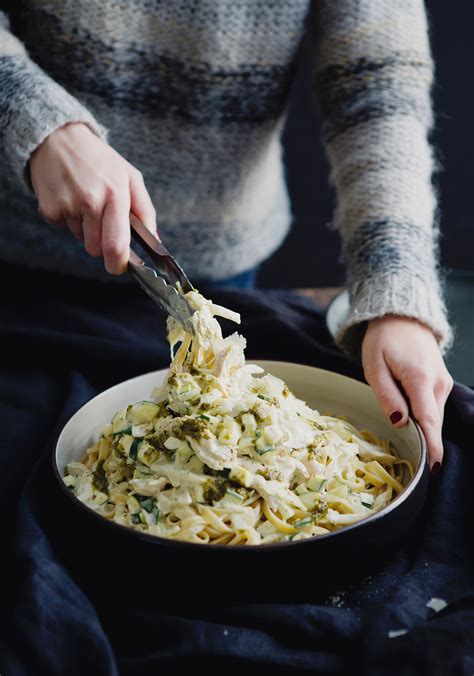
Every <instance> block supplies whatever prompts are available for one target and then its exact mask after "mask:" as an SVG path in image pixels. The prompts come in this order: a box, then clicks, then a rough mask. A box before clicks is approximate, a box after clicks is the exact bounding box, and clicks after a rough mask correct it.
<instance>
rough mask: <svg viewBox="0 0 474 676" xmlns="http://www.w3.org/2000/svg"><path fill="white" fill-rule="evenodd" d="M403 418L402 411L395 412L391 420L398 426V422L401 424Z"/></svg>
mask: <svg viewBox="0 0 474 676" xmlns="http://www.w3.org/2000/svg"><path fill="white" fill-rule="evenodd" d="M402 418H403V413H400V411H394V412H393V413H392V415H391V416H390V420H391V421H392V425H396V424H397V422H400V420H401V419H402Z"/></svg>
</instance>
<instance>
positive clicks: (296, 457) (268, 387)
mask: <svg viewBox="0 0 474 676" xmlns="http://www.w3.org/2000/svg"><path fill="white" fill-rule="evenodd" d="M187 298H188V300H189V302H190V303H191V304H192V305H193V307H194V308H196V312H195V313H194V315H193V319H192V321H193V325H194V327H195V335H192V334H190V333H187V332H186V331H185V330H184V329H183V327H182V326H181V325H179V324H178V323H177V322H176V321H175V320H174V319H172V318H169V319H168V338H169V341H170V344H171V355H172V362H171V366H170V369H169V372H168V374H167V377H166V379H165V382H164V384H163V385H161V386H160V387H157V388H155V390H154V391H153V393H152V395H151V397H150V400H149V401H141V402H137V403H134V404H130V405H129V406H127V407H126V408H124V409H123V410H121V411H118V412H117V413H116V415H115V416H114V418H113V419H112V421H111V423H110V424H108V425H106V426H105V427H104V429H103V430H102V433H101V436H100V439H99V440H98V441H97V442H96V443H95V444H94V445H93V446H91V447H90V448H88V449H87V451H86V453H85V455H84V457H83V458H82V459H81V462H72V463H70V464H69V465H68V468H67V470H68V471H67V475H66V476H65V477H64V482H65V484H66V486H68V487H69V489H70V490H71V491H72V492H73V493H74V495H75V496H76V497H77V498H78V499H79V500H81V501H82V502H83V503H84V504H85V505H87V506H88V507H90V508H91V509H93V510H95V511H96V512H98V513H99V514H101V515H102V516H104V517H105V518H107V519H111V520H112V521H115V522H116V523H118V524H121V525H123V526H128V527H130V528H134V529H137V530H140V531H143V532H144V533H148V534H150V535H155V536H161V537H166V538H173V539H175V540H185V541H188V542H195V543H206V544H208V543H210V544H221V545H242V544H245V545H262V544H267V543H272V542H280V541H285V540H300V539H303V538H310V537H314V536H318V535H322V534H324V533H328V532H330V531H333V530H335V529H338V528H341V527H343V526H347V525H349V524H353V523H355V522H357V521H360V520H361V519H364V518H366V517H367V516H369V515H370V514H373V513H374V512H377V511H378V510H380V509H382V508H383V507H385V505H387V504H389V503H390V501H391V500H392V499H393V498H394V497H395V496H396V495H398V494H399V493H400V491H402V489H403V483H404V477H406V476H409V475H412V474H413V467H412V466H411V464H410V463H409V462H408V461H406V460H403V459H401V458H399V457H398V456H397V454H396V453H395V451H394V449H393V448H392V447H391V445H390V443H389V442H388V441H383V440H380V439H378V438H377V437H376V436H375V435H374V434H372V433H371V432H369V431H361V430H358V429H356V428H355V427H354V426H353V425H351V424H350V423H349V422H347V421H346V420H343V419H340V418H336V417H332V416H329V415H321V414H320V413H319V412H318V411H315V410H312V409H311V408H309V407H308V406H307V405H306V404H305V402H303V401H302V400H300V399H298V398H297V397H296V396H294V394H293V393H292V392H290V390H289V389H288V387H287V386H286V384H285V383H284V382H283V381H282V380H281V379H279V378H276V377H275V376H273V375H271V374H265V373H264V372H263V369H261V368H260V367H259V366H256V365H251V364H246V363H245V358H244V349H245V339H244V338H243V337H242V336H240V335H238V334H237V333H234V334H233V335H231V336H229V337H227V338H223V337H222V332H221V327H220V325H219V323H218V321H217V320H216V319H215V316H221V317H225V318H227V319H231V320H233V321H236V322H240V317H239V315H237V314H236V313H234V312H231V311H229V310H227V309H226V308H222V307H220V306H217V305H215V304H213V303H212V302H210V301H208V300H206V299H205V298H203V296H201V295H200V294H199V293H198V292H197V291H191V292H189V293H188V294H187ZM178 345H179V346H178ZM177 346H178V347H177ZM175 348H176V349H175Z"/></svg>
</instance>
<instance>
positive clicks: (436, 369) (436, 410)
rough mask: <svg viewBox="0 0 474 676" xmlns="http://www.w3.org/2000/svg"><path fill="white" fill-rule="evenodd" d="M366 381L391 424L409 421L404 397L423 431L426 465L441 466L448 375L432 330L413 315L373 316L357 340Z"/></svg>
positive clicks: (450, 381)
mask: <svg viewBox="0 0 474 676" xmlns="http://www.w3.org/2000/svg"><path fill="white" fill-rule="evenodd" d="M362 364H363V367H364V375H365V377H366V379H367V382H368V383H369V385H371V387H372V388H373V389H374V391H375V394H376V395H377V398H378V400H379V402H380V405H381V407H382V409H383V411H384V412H385V414H386V415H387V417H388V418H390V420H391V422H392V424H393V425H394V426H395V427H403V426H404V425H406V423H407V422H408V415H409V410H408V403H407V399H408V401H409V402H410V406H411V410H412V412H413V415H414V417H415V418H416V420H417V421H418V423H419V424H420V426H421V428H422V430H423V433H424V435H425V438H426V441H427V444H428V452H429V465H430V469H431V471H432V472H433V473H438V472H439V470H440V469H441V462H442V459H443V442H442V440H441V428H442V425H443V414H444V405H445V403H446V399H447V398H448V396H449V393H450V392H451V389H452V387H453V379H452V377H451V376H450V374H449V372H448V370H447V369H446V366H445V364H444V361H443V357H442V356H441V352H440V350H439V347H438V343H437V341H436V338H435V336H434V335H433V333H432V331H431V330H430V329H429V328H428V327H427V326H426V325H425V324H422V323H421V322H419V321H417V320H416V319H409V318H406V317H399V316H395V315H388V316H385V317H380V318H378V319H372V320H371V321H369V323H368V327H367V331H366V333H365V336H364V340H363V343H362Z"/></svg>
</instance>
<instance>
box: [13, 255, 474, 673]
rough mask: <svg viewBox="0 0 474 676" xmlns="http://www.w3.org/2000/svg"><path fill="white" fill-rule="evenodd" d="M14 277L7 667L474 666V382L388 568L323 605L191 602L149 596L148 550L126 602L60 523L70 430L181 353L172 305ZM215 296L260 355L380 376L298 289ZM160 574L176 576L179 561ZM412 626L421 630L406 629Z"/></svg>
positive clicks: (344, 669)
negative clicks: (82, 412)
mask: <svg viewBox="0 0 474 676" xmlns="http://www.w3.org/2000/svg"><path fill="white" fill-rule="evenodd" d="M0 280H1V282H2V288H4V289H9V288H10V289H11V288H13V287H12V280H14V282H15V292H14V293H10V294H4V296H3V299H2V312H1V313H0V322H1V325H2V334H3V345H4V349H3V351H2V368H1V374H2V375H1V383H0V384H1V399H0V406H1V419H2V431H3V435H2V438H3V444H2V453H3V472H1V473H0V500H1V507H2V515H3V524H4V538H3V545H4V546H3V548H2V550H3V557H2V558H3V559H4V562H5V565H6V572H4V574H3V576H2V579H1V582H0V585H1V588H0V592H1V594H2V599H3V603H2V615H3V620H4V624H3V630H2V632H1V634H0V636H1V638H0V673H2V674H6V675H8V676H26V675H28V676H30V675H32V674H60V675H61V676H63V675H64V674H68V676H74V675H75V674H78V675H79V674H81V675H82V674H89V673H90V674H97V675H99V674H100V675H101V676H102V675H103V676H115V675H118V674H120V675H122V674H123V675H126V676H128V675H132V674H133V675H135V674H140V676H146V675H148V674H156V673H160V671H161V670H167V669H177V668H193V669H199V668H201V667H202V668H203V669H205V670H206V673H208V674H209V673H217V672H221V673H222V669H228V670H231V673H232V672H233V670H234V669H235V670H237V669H239V670H245V673H246V674H266V673H271V674H286V673H288V674H290V673H291V674H295V673H321V674H327V673H330V674H333V673H334V674H336V673H351V674H357V673H364V674H369V675H370V674H373V675H374V676H380V675H381V674H397V675H398V674H403V675H405V674H409V675H411V674H413V675H415V674H416V675H417V676H418V675H419V674H425V673H429V674H430V675H432V674H435V675H437V674H439V675H440V676H441V675H443V676H445V675H446V674H452V673H453V674H454V673H456V674H472V673H473V672H474V565H473V563H474V551H473V542H472V522H471V521H470V519H471V518H472V514H473V502H474V492H473V491H472V481H471V477H472V476H473V470H474V459H473V448H472V446H473V442H472V439H473V432H474V393H473V392H472V391H471V390H470V389H469V388H468V387H466V386H463V385H459V384H456V385H455V388H454V390H453V393H452V395H451V397H450V400H449V402H448V405H447V409H446V418H445V429H444V437H445V452H446V456H445V461H444V464H443V470H442V473H441V475H440V476H439V478H433V479H432V480H431V485H430V490H429V498H428V501H427V504H426V507H425V510H424V513H423V519H422V522H421V523H422V525H421V527H417V528H416V529H415V530H414V531H413V532H411V533H410V534H409V535H408V536H407V538H406V540H405V541H404V543H403V546H402V547H401V548H400V550H399V551H398V552H397V554H396V555H395V556H394V557H393V559H392V560H391V561H390V564H389V565H387V566H385V567H384V568H383V569H382V570H377V571H373V573H372V574H371V575H370V576H369V577H366V578H364V579H363V580H360V581H359V582H357V583H355V584H352V585H351V586H350V587H345V588H340V589H339V588H337V589H334V590H333V591H332V592H331V593H330V594H328V595H327V596H326V597H325V598H322V599H321V602H320V603H308V604H283V603H279V602H278V600H277V599H276V600H275V602H274V603H265V604H262V603H260V604H245V605H239V606H229V605H226V604H225V603H223V605H222V606H221V607H218V608H216V607H212V608H211V607H209V608H206V607H196V608H193V609H190V610H189V612H187V613H179V612H174V613H173V612H171V611H170V610H169V609H164V608H160V607H156V608H155V609H154V610H153V611H150V610H149V609H145V608H143V607H141V606H140V594H143V593H145V594H146V584H144V581H145V580H146V576H147V575H148V574H150V575H151V574H152V571H148V572H146V571H145V569H146V562H143V563H142V565H143V566H145V569H144V568H142V566H141V565H139V564H138V562H137V571H136V572H134V571H127V572H126V575H125V576H124V588H123V589H122V590H121V592H120V595H119V597H118V598H117V602H116V603H114V604H113V605H112V604H110V603H108V604H104V603H103V602H101V599H100V598H98V597H95V596H94V595H93V594H92V593H91V592H90V590H89V589H85V588H81V586H80V585H79V584H78V582H77V581H76V580H75V579H73V577H72V576H71V572H70V570H69V569H68V568H67V566H66V565H65V562H64V560H63V559H62V556H61V546H60V543H59V542H58V541H57V540H56V539H55V538H54V537H53V535H52V533H53V530H52V528H51V524H52V523H53V522H54V520H55V518H57V514H55V513H54V511H53V506H52V503H51V501H50V499H49V497H50V495H51V490H52V488H53V487H52V485H51V482H52V481H53V477H52V475H51V473H50V466H49V463H50V455H51V449H52V444H53V443H54V439H55V438H56V436H57V434H58V432H59V431H60V429H61V428H62V427H63V425H64V424H65V422H66V421H67V419H68V418H69V417H70V416H71V415H72V414H73V413H74V411H75V410H77V409H78V408H79V407H80V406H81V405H82V404H83V403H84V402H86V401H87V400H89V399H90V398H91V397H93V396H95V394H97V393H98V392H100V391H102V390H104V389H106V388H108V387H110V386H112V385H114V384H115V383H118V382H120V381H123V380H125V379H127V378H130V377H133V376H135V375H139V374H141V373H145V372H148V371H152V370H155V369H159V368H163V367H165V366H166V365H167V364H168V363H169V352H168V345H167V343H166V340H165V322H164V316H163V315H162V314H160V312H159V311H157V310H156V309H155V307H154V306H153V304H152V303H151V301H150V300H149V299H148V297H147V296H146V295H145V294H143V292H141V291H140V289H138V287H137V288H136V289H135V288H123V287H122V288H118V286H117V287H115V286H113V285H107V284H101V283H99V282H91V281H85V280H79V279H74V278H68V277H65V276H64V277H62V276H59V275H54V274H52V273H46V272H41V273H34V272H30V273H26V274H25V272H24V271H23V270H22V271H21V274H19V270H17V269H16V268H15V267H14V266H8V265H7V266H4V267H3V269H2V270H1V271H0ZM202 291H204V292H205V289H202ZM209 293H210V294H211V295H212V298H213V300H215V301H216V302H218V303H220V304H222V305H225V306H227V307H230V308H232V309H235V310H237V311H239V312H241V314H242V326H241V327H240V329H239V330H240V331H241V332H242V334H243V335H244V336H246V338H247V341H248V347H247V358H249V359H256V358H265V359H277V360H286V361H296V362H300V363H305V364H310V365H313V366H318V367H322V368H327V369H331V370H334V371H338V372H340V373H344V374H346V375H349V376H352V377H355V378H359V379H362V373H361V371H360V369H359V367H358V366H357V365H356V364H353V363H352V362H350V361H349V360H348V359H347V358H346V357H345V356H344V355H343V354H342V353H341V351H340V350H339V349H338V348H337V347H336V346H335V345H334V343H333V342H332V339H331V337H330V335H329V334H328V332H327V329H326V327H325V322H324V317H323V315H322V313H321V312H320V311H319V310H318V309H317V308H316V307H315V306H314V305H313V304H312V303H311V302H310V301H309V300H307V299H305V298H302V297H299V296H296V295H294V294H292V293H290V292H287V291H280V290H278V291H273V290H272V291H252V290H239V291H236V290H232V289H224V290H220V291H219V290H215V289H214V290H212V291H209ZM224 324H225V329H226V330H227V331H228V330H233V327H232V325H231V324H230V323H225V322H224ZM84 555H85V556H91V555H93V553H90V552H85V553H84ZM349 564H350V562H348V565H349ZM97 565H98V566H99V565H109V562H103V561H102V562H101V561H98V562H97ZM247 574H251V573H249V572H246V575H247ZM321 574H324V571H320V570H319V569H318V566H317V561H310V560H308V561H307V565H306V566H305V568H304V570H294V571H288V572H287V573H283V576H284V575H288V583H290V584H308V585H317V584H318V579H320V576H321ZM192 575H193V571H190V576H191V577H192ZM158 579H159V580H160V583H173V578H172V574H170V575H169V576H164V577H163V575H161V576H159V578H158ZM223 591H224V592H225V590H223ZM432 598H441V599H443V600H445V601H446V603H447V606H446V608H444V609H443V610H441V611H439V612H436V611H435V610H433V609H432V608H430V607H428V605H427V603H428V602H429V601H430V599H432ZM125 599H128V600H127V603H126V605H125V603H124V600H125ZM397 630H406V633H404V634H403V635H400V636H398V637H396V638H389V632H393V631H397ZM162 673H166V672H165V671H163V672H162Z"/></svg>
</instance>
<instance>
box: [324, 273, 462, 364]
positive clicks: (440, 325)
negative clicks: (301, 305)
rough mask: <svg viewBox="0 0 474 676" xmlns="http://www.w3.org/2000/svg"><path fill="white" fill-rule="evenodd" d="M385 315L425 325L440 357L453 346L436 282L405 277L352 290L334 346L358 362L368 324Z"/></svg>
mask: <svg viewBox="0 0 474 676" xmlns="http://www.w3.org/2000/svg"><path fill="white" fill-rule="evenodd" d="M385 315H397V316H399V317H410V318H412V319H417V320H418V321H420V322H422V323H423V324H426V326H428V327H429V328H430V329H431V330H432V332H433V334H434V335H435V337H436V339H437V341H438V344H439V347H440V350H441V352H442V354H445V353H446V352H447V351H448V349H449V348H450V347H451V345H452V342H453V332H452V329H451V327H450V326H449V324H448V320H447V316H446V315H447V313H446V307H445V304H444V302H443V299H442V296H441V293H440V290H439V284H438V280H437V279H436V278H435V279H434V280H433V279H429V280H425V279H422V278H420V277H417V276H416V275H412V276H407V275H406V274H405V275H403V276H397V275H386V276H383V277H380V278H379V279H376V278H373V277H372V278H371V279H370V280H367V281H363V282H360V283H359V284H358V285H357V286H355V287H354V288H353V289H351V294H350V300H349V304H348V307H347V308H346V310H345V312H344V315H343V316H342V317H341V318H340V319H339V321H338V324H337V328H336V331H335V335H334V338H335V341H336V343H337V344H338V345H339V346H340V347H342V349H343V350H344V351H345V352H346V353H347V354H349V356H350V357H352V358H353V359H355V360H356V361H358V362H360V361H361V348H362V340H363V338H364V334H365V330H366V327H367V322H368V321H369V320H371V319H376V318H379V317H383V316H385Z"/></svg>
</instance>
